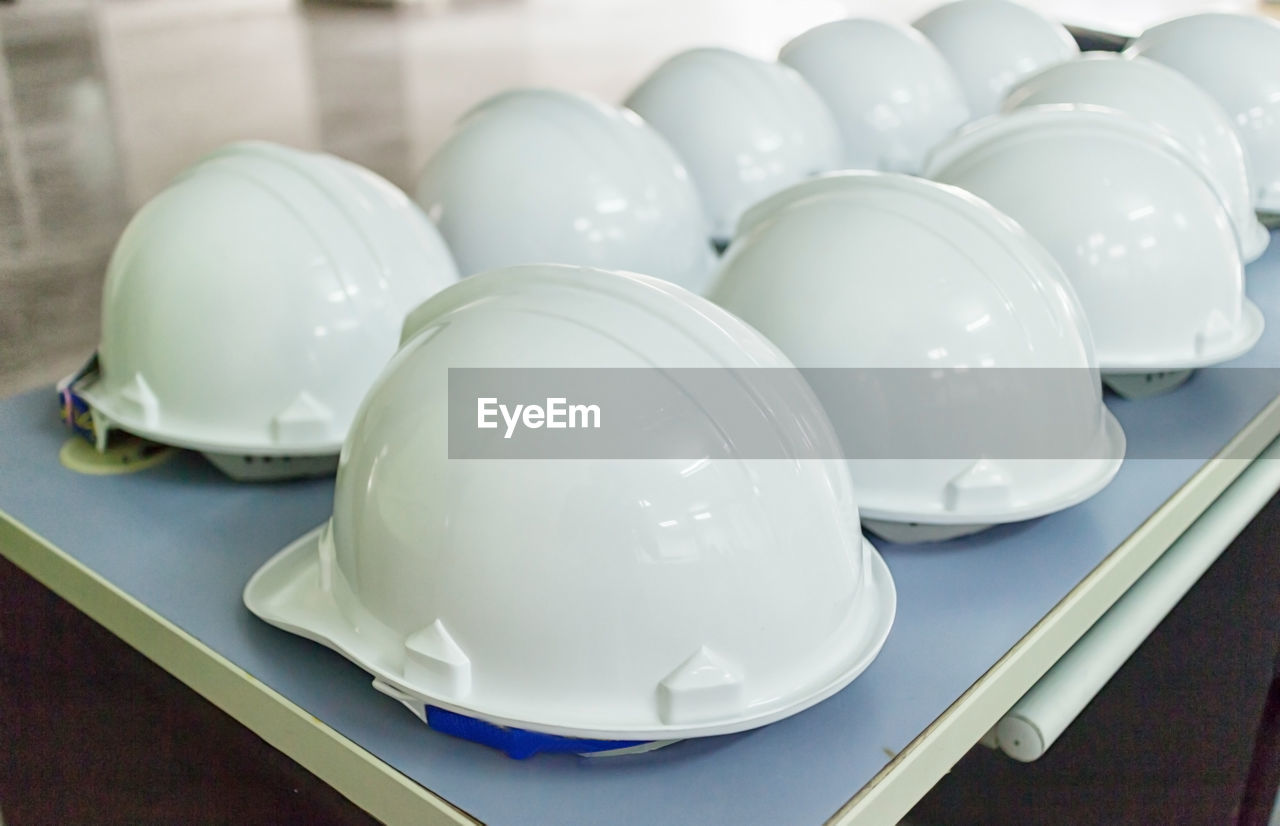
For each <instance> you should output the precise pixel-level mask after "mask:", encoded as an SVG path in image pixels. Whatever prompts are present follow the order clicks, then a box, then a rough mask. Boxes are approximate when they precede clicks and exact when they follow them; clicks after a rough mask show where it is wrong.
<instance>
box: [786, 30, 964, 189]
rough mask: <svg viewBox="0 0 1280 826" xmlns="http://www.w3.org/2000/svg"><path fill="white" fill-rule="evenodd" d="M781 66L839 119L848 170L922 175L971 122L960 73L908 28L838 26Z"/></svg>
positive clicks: (809, 35) (799, 44) (791, 50)
mask: <svg viewBox="0 0 1280 826" xmlns="http://www.w3.org/2000/svg"><path fill="white" fill-rule="evenodd" d="M778 60H779V61H781V62H782V63H784V64H786V65H788V66H791V67H792V68H793V69H795V70H796V71H798V72H800V74H802V75H804V78H805V80H807V81H809V83H810V84H811V85H812V86H813V88H814V89H816V90H817V91H818V94H820V95H822V98H823V99H824V100H825V101H826V102H827V105H828V106H830V107H831V111H832V112H833V113H835V116H836V122H837V124H838V125H839V127H840V132H841V134H842V136H843V139H844V155H845V166H846V168H854V169H881V170H885V171H888V172H911V173H915V172H919V171H920V164H921V163H922V162H923V161H924V156H925V153H927V152H928V151H929V149H930V148H931V147H933V145H934V144H936V143H938V142H939V141H940V140H942V139H943V138H945V137H946V136H947V135H949V134H950V133H951V132H952V131H954V130H955V129H956V128H957V127H959V126H960V125H961V124H963V123H965V121H967V120H968V119H969V107H968V105H967V104H966V103H965V100H964V92H963V91H962V90H961V89H960V83H959V81H958V80H957V78H956V76H955V73H954V72H952V71H951V68H950V67H949V66H948V65H947V62H946V60H944V59H943V57H942V55H941V54H939V53H938V50H937V49H936V48H934V47H933V45H932V44H930V43H929V41H928V40H926V39H925V38H924V37H923V36H922V35H921V34H920V33H919V32H917V31H916V30H914V29H912V28H911V27H909V26H903V25H900V24H897V23H886V22H883V21H880V20H860V19H850V20H837V21H835V22H834V23H827V24H825V25H822V26H818V27H817V28H814V29H810V30H809V31H807V32H805V33H804V34H802V35H800V36H799V37H797V38H796V39H794V40H792V41H791V42H790V43H788V44H787V45H785V46H783V47H782V51H781V52H780V53H779V55H778Z"/></svg>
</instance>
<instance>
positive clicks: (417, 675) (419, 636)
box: [404, 620, 471, 698]
mask: <svg viewBox="0 0 1280 826" xmlns="http://www.w3.org/2000/svg"><path fill="white" fill-rule="evenodd" d="M404 650H405V655H406V656H405V664H404V678H405V680H407V681H408V682H409V683H412V684H413V685H414V686H415V687H417V688H419V689H420V690H422V691H425V692H429V693H432V694H437V695H440V696H444V697H458V698H460V697H465V696H466V695H467V693H468V692H470V691H471V660H469V659H467V655H466V654H465V653H464V652H463V650H462V649H461V648H459V647H458V644H457V643H456V642H454V640H453V637H452V636H450V635H449V631H448V629H447V628H445V627H444V623H443V622H441V621H440V620H436V621H435V622H433V623H431V625H429V626H427V627H426V628H423V629H422V630H421V631H418V632H417V633H415V634H413V635H412V636H410V637H409V639H407V640H405V642H404Z"/></svg>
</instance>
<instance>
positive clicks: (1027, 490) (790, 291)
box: [710, 173, 1124, 526]
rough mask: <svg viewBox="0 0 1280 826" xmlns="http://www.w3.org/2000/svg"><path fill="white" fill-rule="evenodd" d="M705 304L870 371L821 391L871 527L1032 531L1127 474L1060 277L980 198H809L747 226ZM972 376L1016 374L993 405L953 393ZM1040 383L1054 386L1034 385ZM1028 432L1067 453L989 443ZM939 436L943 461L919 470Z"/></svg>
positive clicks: (885, 179) (775, 208)
mask: <svg viewBox="0 0 1280 826" xmlns="http://www.w3.org/2000/svg"><path fill="white" fill-rule="evenodd" d="M710 296H711V298H712V299H713V300H714V301H716V302H717V303H719V304H721V305H722V306H724V307H726V308H728V309H729V310H731V311H732V312H734V313H736V314H737V315H739V316H740V317H742V318H743V319H744V320H746V321H747V322H748V323H750V324H752V325H753V326H754V327H756V328H757V329H759V330H760V331H761V332H763V333H764V334H765V335H766V336H768V337H769V338H770V339H771V340H772V341H774V342H775V343H777V345H778V346H779V347H780V348H781V349H782V350H783V352H784V353H786V354H787V356H788V357H789V358H790V359H791V360H792V361H794V362H795V363H796V364H797V365H799V366H801V367H805V368H818V367H828V368H829V367H837V368H857V369H848V370H847V371H842V372H841V373H839V374H837V375H838V376H839V377H840V378H841V380H842V382H841V384H840V385H839V386H831V387H829V388H827V391H826V394H825V395H824V390H823V386H819V387H818V391H819V394H820V396H821V397H822V399H823V402H824V404H825V405H826V407H827V410H828V412H829V413H830V415H831V416H832V421H833V423H834V425H835V427H836V430H837V433H838V434H839V436H840V440H841V442H842V444H843V446H844V449H845V451H846V455H847V456H848V457H849V458H850V462H849V466H850V470H851V473H852V475H853V479H854V486H855V489H856V490H857V492H858V501H859V505H860V506H861V512H862V514H863V515H864V516H865V517H866V518H868V519H875V520H879V521H884V522H918V523H923V524H929V525H971V526H977V525H990V524H994V523H1000V522H1010V521H1016V520H1020V519H1027V518H1031V517H1033V516H1039V515H1043V514H1045V513H1049V512H1052V511H1054V510H1058V509H1061V508H1064V507H1067V506H1069V505H1072V504H1075V503H1076V502H1079V501H1081V500H1083V499H1085V498H1087V497H1088V496H1090V495H1092V494H1093V493H1095V492H1097V491H1098V490H1100V489H1101V488H1102V487H1103V486H1104V485H1106V483H1107V482H1108V481H1110V479H1111V477H1112V476H1113V475H1114V474H1115V472H1116V471H1117V470H1118V469H1119V466H1120V461H1121V458H1122V457H1123V455H1124V435H1123V433H1122V432H1121V431H1120V429H1119V426H1118V425H1117V424H1116V422H1115V420H1114V419H1113V418H1112V416H1111V414H1110V413H1109V412H1108V411H1107V410H1106V408H1105V407H1104V406H1103V404H1102V389H1101V385H1100V383H1099V374H1098V369H1097V363H1096V361H1095V360H1094V354H1093V345H1092V341H1091V340H1090V335H1089V328H1088V324H1087V322H1086V321H1085V318H1084V315H1083V312H1082V311H1081V308H1080V306H1079V304H1078V302H1077V300H1076V298H1075V296H1074V294H1073V292H1072V290H1071V288H1070V286H1069V284H1068V283H1067V281H1066V278H1065V276H1064V275H1063V274H1062V271H1061V269H1060V268H1059V267H1058V265H1057V264H1056V262H1054V260H1053V259H1052V258H1051V257H1050V256H1049V254H1048V253H1047V252H1046V251H1045V250H1044V249H1043V248H1042V247H1041V246H1040V245H1039V244H1037V243H1036V242H1035V241H1034V240H1033V239H1032V238H1031V237H1030V236H1029V235H1027V233H1026V232H1024V231H1023V230H1022V229H1021V228H1019V227H1018V226H1017V225H1016V224H1014V223H1013V222H1012V221H1010V220H1008V219H1007V218H1006V217H1004V216H1003V215H1001V214H1000V213H998V212H997V211H996V210H994V209H992V208H991V207H990V206H988V205H987V204H985V203H983V202H981V201H979V200H977V199H976V198H974V197H972V196H970V195H968V194H967V193H963V192H961V191H959V190H956V189H953V188H951V187H944V186H940V185H938V184H935V183H932V182H929V181H925V180H922V179H919V178H912V177H907V176H902V175H890V174H878V173H842V174H837V175H831V176H826V177H823V178H819V179H816V180H814V181H811V182H809V183H805V184H800V185H798V186H796V187H793V188H792V189H790V190H787V191H785V192H783V193H780V194H779V195H776V196H774V197H773V198H772V199H770V200H768V201H766V202H764V203H762V204H760V205H758V206H756V207H755V208H754V209H752V210H751V211H750V212H748V214H747V216H746V217H745V218H744V219H743V221H742V223H741V225H740V227H739V234H738V236H737V237H736V238H735V239H734V241H733V243H732V245H731V246H730V247H729V251H728V253H727V255H726V257H725V259H724V260H723V262H722V265H721V268H720V272H719V275H718V278H717V280H716V282H715V284H714V285H713V288H712V291H711V293H710ZM965 368H1017V369H1018V370H1019V371H1020V372H1006V371H1004V370H992V371H990V372H989V373H988V374H987V375H988V376H990V377H991V378H992V383H991V387H992V389H993V390H994V391H996V392H993V393H992V394H990V395H982V394H975V393H972V392H954V391H955V389H956V388H960V389H962V390H963V391H969V390H971V389H972V388H974V387H977V386H978V385H976V384H974V383H973V381H972V380H971V379H967V378H966V375H967V374H966V373H965ZM1050 368H1065V369H1057V370H1051V369H1050ZM1036 369H1043V370H1044V372H1045V374H1049V375H1051V376H1052V377H1053V379H1052V381H1051V382H1047V383H1044V382H1042V383H1039V386H1036V387H1025V388H1024V387H1023V386H1022V382H1021V380H1020V379H1021V378H1026V377H1030V376H1032V373H1031V371H1032V370H1036ZM1001 375H1012V376H1015V377H1018V378H1016V379H1015V380H1008V379H1004V380H1001V379H1000V378H999V376H1001ZM956 379H960V383H959V384H953V383H952V382H953V381H954V380H956ZM1028 422H1034V423H1035V429H1036V430H1037V431H1038V432H1041V433H1044V432H1047V433H1052V434H1053V435H1052V436H1051V437H1049V439H1050V440H1051V441H1052V443H1053V446H1054V449H1055V452H1052V453H1050V452H1049V448H1048V447H1047V445H1042V448H1043V449H1044V452H1040V453H1038V454H1036V455H1031V456H1027V457H1026V458H1022V457H1020V456H1013V455H1008V454H1006V455H1003V456H996V457H992V458H984V455H983V453H982V452H981V450H980V447H979V446H980V445H982V444H990V442H989V441H986V442H984V438H985V437H987V436H989V435H990V434H992V433H996V434H999V433H1001V432H1009V431H1013V432H1019V431H1021V432H1026V431H1027V424H1028ZM938 433H943V434H946V438H947V440H949V441H950V443H951V444H950V445H949V446H950V447H951V448H952V449H951V450H950V451H949V453H948V455H945V456H944V455H941V454H940V455H938V456H937V457H936V458H935V457H932V456H920V455H919V454H918V452H917V451H918V450H919V445H920V444H921V443H930V442H936V441H937V439H936V434H938ZM969 449H972V450H973V452H971V453H967V452H966V450H969ZM890 453H891V454H892V455H889V454H890ZM869 456H875V457H877V458H872V459H868V458H865V457H869ZM880 457H884V458H880ZM898 457H901V458H898ZM1046 457H1047V458H1046ZM1059 457H1062V458H1059Z"/></svg>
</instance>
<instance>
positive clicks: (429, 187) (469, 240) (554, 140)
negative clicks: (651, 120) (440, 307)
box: [416, 89, 715, 291]
mask: <svg viewBox="0 0 1280 826" xmlns="http://www.w3.org/2000/svg"><path fill="white" fill-rule="evenodd" d="M416 198H417V201H418V203H419V204H420V205H421V206H422V207H423V209H425V210H426V212H427V215H428V216H430V218H431V220H433V221H435V223H436V226H437V227H438V228H439V229H440V233H441V234H442V235H443V236H444V238H445V240H446V241H447V242H448V243H449V248H450V249H451V250H452V251H453V254H454V256H455V258H456V259H457V261H458V267H459V269H460V270H461V272H462V274H463V275H471V274H474V273H477V272H481V271H483V270H488V269H493V268H495V267H504V266H509V265H513V264H535V263H557V264H574V265H580V266H593V267H602V268H605V269H617V270H630V271H635V272H643V273H647V274H651V275H654V276H657V277H660V278H664V279H666V280H668V281H672V282H674V283H677V284H680V285H681V286H683V287H686V288H688V289H691V290H694V291H698V290H700V289H701V288H702V287H703V285H704V284H705V282H706V280H707V278H708V277H709V274H710V269H711V267H712V266H713V262H714V260H715V254H714V251H713V250H712V248H711V244H710V240H709V238H710V228H709V226H708V222H707V217H706V215H705V213H704V212H703V207H702V203H701V201H700V200H699V197H698V193H697V191H696V189H695V188H694V184H693V182H692V181H691V180H689V175H688V172H687V171H686V169H685V167H684V165H683V164H682V163H681V162H680V159H679V158H678V157H677V156H676V154H675V152H674V151H673V150H672V149H671V147H670V146H669V145H668V144H667V142H666V141H665V140H663V139H662V137H661V136H659V135H658V134H657V133H656V132H655V131H654V130H653V128H652V127H650V126H648V125H647V124H645V123H644V122H643V121H641V120H640V118H639V117H637V116H636V115H635V113H633V112H630V111H627V110H625V109H620V108H616V107H612V106H608V105H606V104H604V103H599V102H597V101H594V100H591V99H589V98H586V97H584V96H581V95H576V94H570V93H568V92H561V91H555V90H550V89H519V90H513V91H509V92H504V93H501V94H498V95H495V96H494V97H492V98H489V99H488V100H487V101H485V102H483V103H481V104H480V105H479V106H477V107H476V108H475V109H472V110H471V111H470V112H469V113H468V114H466V115H464V116H463V118H462V119H461V120H460V121H459V122H458V124H457V126H456V127H455V128H454V131H453V134H451V135H450V136H449V138H448V139H447V140H446V141H445V143H444V145H443V146H441V147H440V149H439V150H438V151H437V152H436V153H435V154H434V155H433V156H432V157H431V159H430V160H428V161H427V165H426V168H425V169H424V170H423V172H422V177H421V179H420V180H419V183H418V188H417V194H416Z"/></svg>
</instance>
